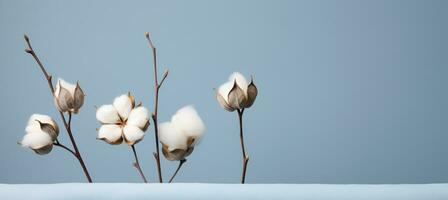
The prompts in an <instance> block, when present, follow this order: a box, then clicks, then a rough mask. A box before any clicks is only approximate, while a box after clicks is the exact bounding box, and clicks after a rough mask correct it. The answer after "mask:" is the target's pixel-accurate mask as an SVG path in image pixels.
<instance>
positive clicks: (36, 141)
mask: <svg viewBox="0 0 448 200" xmlns="http://www.w3.org/2000/svg"><path fill="white" fill-rule="evenodd" d="M25 132H26V134H25V136H23V139H22V141H20V142H18V143H19V144H21V145H22V146H23V147H28V148H30V149H32V150H34V152H36V153H37V154H39V155H44V154H48V153H50V151H51V149H53V142H54V141H55V140H56V138H57V137H58V134H59V127H58V125H57V124H56V122H55V121H54V120H53V119H52V118H51V117H50V116H47V115H40V114H33V115H31V117H30V119H29V120H28V125H27V126H26V129H25Z"/></svg>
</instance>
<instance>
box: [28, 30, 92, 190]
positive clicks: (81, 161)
mask: <svg viewBox="0 0 448 200" xmlns="http://www.w3.org/2000/svg"><path fill="white" fill-rule="evenodd" d="M24 37H25V41H26V43H27V45H28V48H27V49H25V52H27V53H29V54H31V56H33V58H34V60H36V62H37V64H38V65H39V67H40V69H41V71H42V73H43V74H44V76H45V79H46V80H47V82H48V86H49V87H50V91H51V95H52V96H53V97H54V87H53V83H52V81H51V79H52V77H51V75H49V74H48V72H47V70H46V69H45V67H44V65H43V64H42V62H40V60H39V58H38V57H37V55H36V52H35V51H34V49H33V47H32V46H31V43H30V39H29V37H28V36H27V35H25V36H24ZM59 115H60V116H61V119H62V122H63V123H64V127H65V129H66V130H67V134H68V136H69V137H70V141H71V143H72V146H73V149H74V151H71V152H74V156H75V157H76V159H78V161H79V164H80V165H81V167H82V169H83V171H84V175H85V176H86V178H87V181H88V182H89V183H92V178H91V177H90V174H89V172H88V170H87V167H86V165H85V163H84V161H83V159H82V156H81V153H80V152H79V150H78V147H77V145H76V141H75V138H74V137H73V133H72V130H71V127H70V123H71V113H69V122H70V123H68V122H67V120H66V119H65V116H64V113H62V112H61V111H59ZM59 144H60V143H59ZM57 146H59V145H57ZM61 147H62V146H61ZM67 149H68V148H67Z"/></svg>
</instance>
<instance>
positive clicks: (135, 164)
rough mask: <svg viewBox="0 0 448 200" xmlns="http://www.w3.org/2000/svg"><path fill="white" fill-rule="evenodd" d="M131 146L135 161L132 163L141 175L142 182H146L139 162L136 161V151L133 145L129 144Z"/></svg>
mask: <svg viewBox="0 0 448 200" xmlns="http://www.w3.org/2000/svg"><path fill="white" fill-rule="evenodd" d="M131 148H132V151H133V152H134V157H135V162H134V163H133V165H134V167H135V168H136V169H137V171H138V172H139V174H140V176H141V177H142V179H143V182H145V183H148V181H147V180H146V177H145V174H143V171H142V168H141V167H140V162H139V161H138V157H137V151H136V150H135V147H134V145H131Z"/></svg>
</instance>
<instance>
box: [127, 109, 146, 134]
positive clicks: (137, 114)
mask: <svg viewBox="0 0 448 200" xmlns="http://www.w3.org/2000/svg"><path fill="white" fill-rule="evenodd" d="M148 113H149V111H148V109H146V108H145V107H143V106H139V107H137V108H134V109H132V111H131V113H130V114H129V118H128V121H127V122H126V124H127V125H132V126H137V127H139V128H140V129H143V128H144V127H145V125H146V123H147V122H148V120H149V116H148Z"/></svg>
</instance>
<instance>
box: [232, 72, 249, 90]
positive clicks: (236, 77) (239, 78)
mask: <svg viewBox="0 0 448 200" xmlns="http://www.w3.org/2000/svg"><path fill="white" fill-rule="evenodd" d="M229 81H230V82H231V83H234V82H235V81H236V84H238V86H240V88H241V89H242V90H243V91H244V93H247V86H248V83H247V80H246V78H244V76H243V75H242V74H241V73H239V72H233V73H232V74H231V75H230V77H229Z"/></svg>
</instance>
